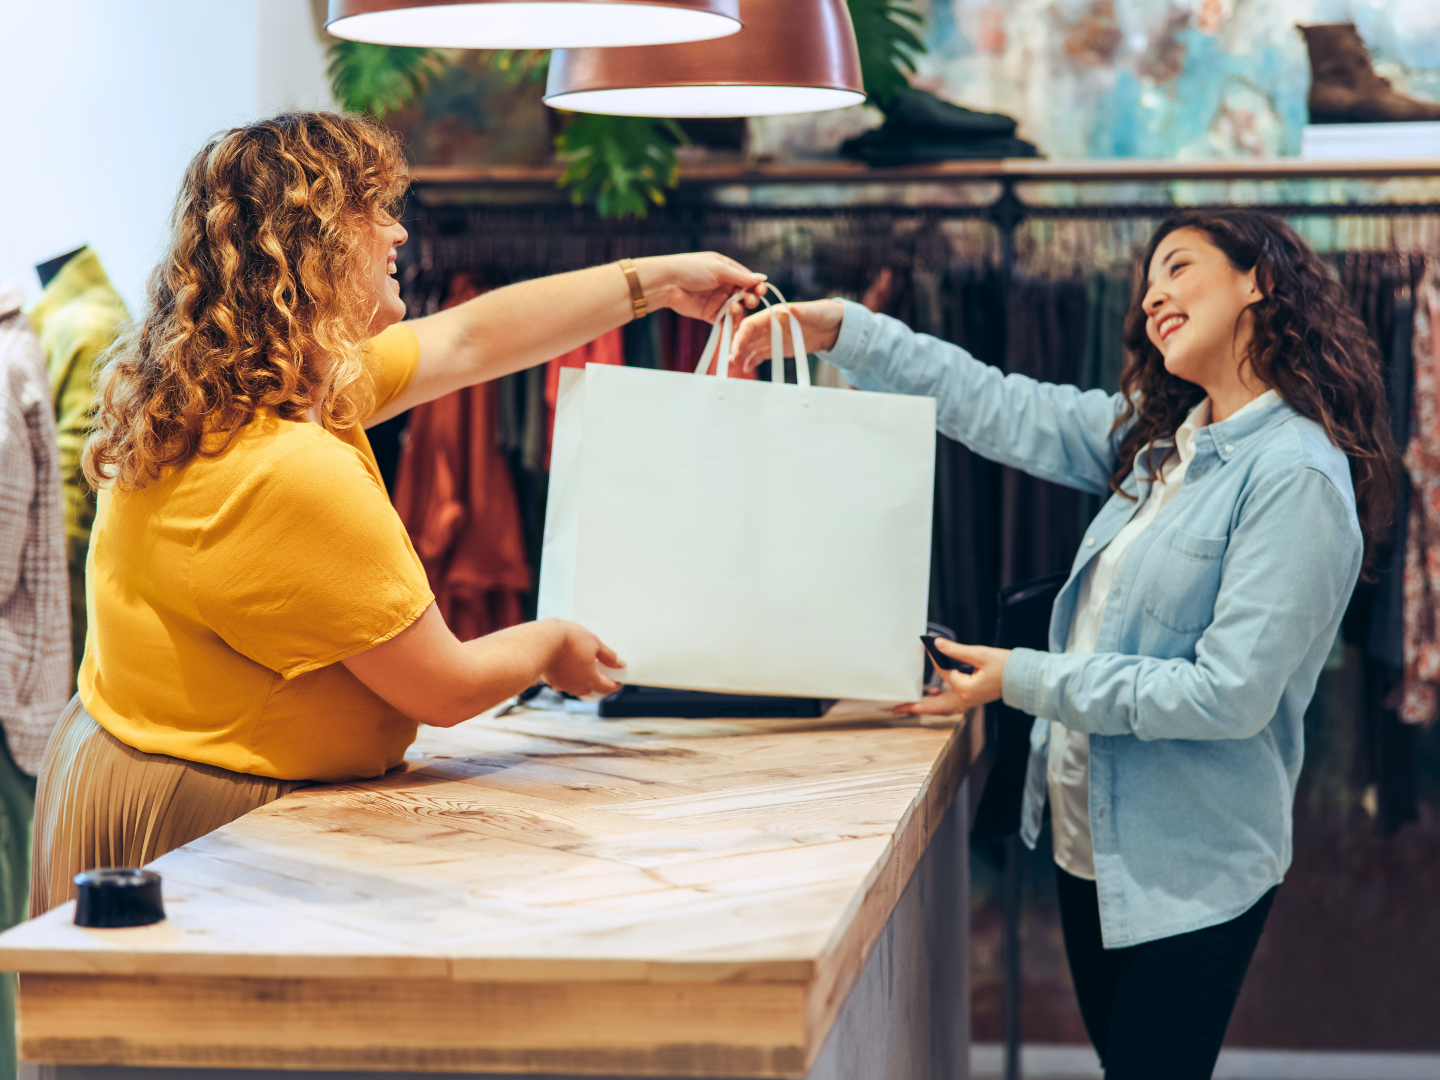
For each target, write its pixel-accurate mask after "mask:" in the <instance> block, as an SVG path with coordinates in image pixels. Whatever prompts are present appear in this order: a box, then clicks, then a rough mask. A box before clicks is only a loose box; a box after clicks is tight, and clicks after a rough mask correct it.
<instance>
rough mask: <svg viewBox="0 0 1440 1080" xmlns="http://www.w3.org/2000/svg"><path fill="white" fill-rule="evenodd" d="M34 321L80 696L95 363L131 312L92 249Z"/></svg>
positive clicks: (46, 296)
mask: <svg viewBox="0 0 1440 1080" xmlns="http://www.w3.org/2000/svg"><path fill="white" fill-rule="evenodd" d="M27 315H28V317H29V319H30V322H31V324H32V325H33V326H34V327H35V333H36V334H37V335H38V336H39V338H40V345H41V348H43V349H44V350H45V364H46V369H47V371H48V374H49V379H50V398H51V400H52V401H53V402H54V403H55V428H56V432H57V435H58V437H59V443H60V476H61V483H62V485H63V490H64V496H65V503H64V507H65V557H66V562H67V563H68V565H69V571H70V635H71V636H70V641H71V645H70V652H71V657H72V659H71V673H70V680H71V688H72V689H73V688H74V681H75V675H76V673H77V672H78V671H79V669H80V659H81V656H82V655H83V653H84V651H85V555H86V552H88V551H89V549H90V528H91V526H92V525H93V523H94V521H95V492H94V491H92V490H91V488H90V485H89V484H88V483H87V482H86V480H85V475H84V473H82V472H81V470H80V453H81V451H82V450H83V449H84V447H85V440H86V439H87V438H88V437H89V434H90V420H91V417H92V416H93V415H94V402H93V397H94V368H95V360H96V358H97V357H99V355H100V354H101V353H102V352H104V351H105V350H106V349H108V348H109V347H110V346H111V345H112V344H113V343H114V341H115V339H116V338H117V337H118V336H119V335H120V331H121V329H122V328H123V327H124V326H125V324H126V323H127V322H129V320H130V313H129V312H128V311H127V310H126V309H125V301H124V300H122V299H121V298H120V294H119V293H118V292H116V291H115V287H114V286H113V285H111V284H110V279H109V277H107V276H106V274H105V268H104V267H103V266H101V265H100V257H99V256H98V255H96V254H95V252H94V251H93V250H92V249H90V248H88V247H87V248H83V249H81V251H80V253H79V254H78V255H76V256H75V257H74V258H72V259H71V260H70V261H69V262H67V263H66V264H65V265H64V266H63V267H61V268H60V272H59V273H58V274H56V275H55V277H54V278H52V279H51V281H50V284H49V285H47V286H46V287H45V291H44V292H43V293H42V294H41V295H40V299H39V300H37V301H36V302H35V305H34V307H32V308H31V309H30V310H29V312H27Z"/></svg>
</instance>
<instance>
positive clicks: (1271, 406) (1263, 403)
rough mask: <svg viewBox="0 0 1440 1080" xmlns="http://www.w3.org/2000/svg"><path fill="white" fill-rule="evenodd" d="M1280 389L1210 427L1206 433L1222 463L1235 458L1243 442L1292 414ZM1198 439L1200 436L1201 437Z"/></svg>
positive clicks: (1268, 393) (1267, 391)
mask: <svg viewBox="0 0 1440 1080" xmlns="http://www.w3.org/2000/svg"><path fill="white" fill-rule="evenodd" d="M1293 411H1294V410H1292V409H1291V408H1290V406H1289V405H1287V404H1286V403H1285V399H1284V398H1282V397H1281V396H1280V393H1279V391H1277V390H1266V391H1265V393H1263V394H1261V395H1260V396H1259V397H1257V398H1256V399H1255V400H1254V401H1251V402H1249V403H1248V404H1246V405H1245V406H1244V407H1243V408H1240V409H1237V410H1236V411H1235V412H1234V413H1232V414H1231V415H1230V416H1227V417H1226V418H1225V419H1224V420H1221V421H1220V422H1219V423H1215V424H1210V425H1209V426H1208V427H1206V428H1205V429H1204V432H1203V434H1204V435H1205V436H1206V437H1208V438H1209V439H1210V441H1211V443H1212V444H1213V445H1214V447H1215V452H1216V453H1217V454H1219V455H1220V458H1221V460H1222V461H1223V460H1228V459H1229V458H1230V457H1232V456H1233V455H1234V454H1235V452H1236V449H1237V447H1238V446H1239V444H1240V442H1241V441H1242V440H1244V439H1248V438H1249V437H1250V436H1251V435H1254V434H1255V433H1256V432H1258V431H1260V430H1261V429H1262V428H1265V427H1268V426H1269V425H1270V424H1272V423H1274V422H1275V421H1276V420H1278V419H1281V417H1280V414H1281V413H1293ZM1198 437H1199V436H1197V438H1198Z"/></svg>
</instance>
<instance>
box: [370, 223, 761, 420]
mask: <svg viewBox="0 0 1440 1080" xmlns="http://www.w3.org/2000/svg"><path fill="white" fill-rule="evenodd" d="M635 270H636V273H637V274H638V275H639V279H640V285H641V287H642V289H643V290H644V292H645V298H646V300H647V302H648V305H649V309H650V310H652V311H654V310H657V309H659V308H662V307H668V308H674V309H675V310H676V311H678V312H679V313H680V314H682V315H688V316H690V317H691V318H693V319H704V320H705V321H706V322H710V321H713V320H714V318H715V316H716V315H717V314H718V313H719V312H720V310H721V309H722V308H723V307H724V305H725V301H726V300H728V299H730V298H731V297H732V296H734V295H735V293H736V292H738V291H740V290H746V289H753V288H754V287H755V286H756V285H757V284H759V283H760V282H761V281H763V280H764V277H763V275H761V274H755V273H751V272H750V271H749V270H747V269H746V268H745V267H743V266H741V265H740V264H739V263H738V262H736V261H735V260H734V259H731V258H727V257H726V256H724V255H718V254H716V253H715V252H713V251H707V252H699V253H695V254H690V255H662V256H657V257H655V258H649V259H636V260H635ZM749 303H750V306H752V307H753V306H754V303H755V301H754V298H753V297H751V298H750V300H749ZM633 317H634V314H633V309H632V308H631V302H630V284H629V281H628V280H627V278H626V276H625V274H624V272H623V271H622V270H621V269H620V267H619V265H618V264H616V263H607V264H606V265H604V266H592V267H590V268H589V269H588V270H574V271H571V272H570V273H568V274H556V275H554V276H552V277H544V278H536V279H535V280H533V281H522V282H519V283H518V284H515V285H507V286H506V287H505V288H503V289H496V290H495V291H494V292H489V293H486V294H485V295H483V296H477V297H476V298H475V299H474V300H469V301H467V302H465V303H463V304H458V305H456V306H455V307H453V308H450V309H449V310H447V311H442V312H440V313H439V314H436V315H430V316H427V317H426V318H423V319H414V320H411V321H410V322H407V323H406V324H405V325H407V326H409V327H410V328H411V329H412V330H414V331H415V337H416V338H417V339H418V340H419V342H420V368H419V371H417V372H416V375H415V379H414V381H413V382H411V384H410V386H409V387H408V388H407V389H406V391H405V392H404V393H403V394H401V395H400V396H399V397H398V398H397V399H396V400H395V401H394V402H392V403H391V404H390V406H389V407H388V408H386V409H385V410H384V412H381V413H377V414H376V415H375V416H374V417H372V418H370V419H369V420H368V421H367V423H371V424H373V423H379V422H380V421H381V420H386V419H389V418H390V417H392V416H397V415H399V414H400V413H402V412H404V411H405V410H406V409H409V408H413V407H414V406H416V405H420V404H422V403H424V402H426V401H433V400H435V399H436V398H438V397H443V396H444V395H445V394H448V393H450V392H452V391H454V390H459V389H460V388H462V387H465V386H473V385H475V384H476V383H481V382H486V381H488V380H490V379H498V378H499V377H500V376H502V375H508V374H510V373H511V372H513V371H521V370H523V369H525V368H528V367H534V366H535V365H536V364H542V363H544V362H545V361H546V360H549V359H551V358H552V357H556V356H561V355H563V354H565V353H567V352H569V351H570V350H571V349H575V348H578V347H579V346H581V345H584V344H585V343H586V342H588V341H594V340H595V339H596V338H598V337H600V335H602V334H604V333H606V332H608V331H610V330H614V329H615V328H616V327H617V326H622V325H624V324H625V323H628V322H629V321H630V320H631V319H632V318H633Z"/></svg>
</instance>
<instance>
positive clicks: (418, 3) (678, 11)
mask: <svg viewBox="0 0 1440 1080" xmlns="http://www.w3.org/2000/svg"><path fill="white" fill-rule="evenodd" d="M781 2H785V0H781ZM738 7H739V0H330V16H329V18H328V19H327V20H326V23H325V29H327V30H328V31H330V33H332V34H334V35H335V36H336V37H341V38H349V39H350V40H351V41H367V42H372V43H375V44H383V45H414V46H423V47H428V48H440V49H565V48H584V47H591V46H594V47H613V46H616V45H657V44H662V43H668V42H677V41H706V40H709V39H711V38H718V37H724V36H726V35H728V34H734V33H736V32H737V31H739V29H740V17H739V14H738Z"/></svg>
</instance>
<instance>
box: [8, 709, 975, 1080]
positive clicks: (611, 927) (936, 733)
mask: <svg viewBox="0 0 1440 1080" xmlns="http://www.w3.org/2000/svg"><path fill="white" fill-rule="evenodd" d="M980 737H981V735H980V725H979V724H977V723H971V724H966V723H957V722H956V721H954V720H948V721H930V722H920V721H916V720H912V719H904V720H896V719H892V718H889V717H888V716H887V715H886V714H885V713H884V712H877V711H875V710H874V709H867V708H865V707H862V706H856V705H846V704H842V705H841V706H837V708H836V710H834V711H832V714H831V715H830V716H828V717H826V718H824V719H822V720H818V721H802V720H755V721H720V722H710V721H669V720H647V721H598V720H596V719H595V718H594V717H593V716H583V715H568V714H561V713H542V712H531V711H520V712H514V713H511V714H510V715H507V716H504V717H493V716H492V717H482V718H479V719H477V720H474V721H470V722H469V723H467V724H464V725H461V726H460V727H458V728H455V729H452V730H450V731H437V730H433V729H424V730H423V732H422V738H421V741H420V742H418V743H417V744H416V747H415V748H414V750H413V752H412V754H411V764H410V767H409V768H408V769H406V770H404V771H398V772H396V773H393V774H390V775H389V776H386V777H384V778H382V779H380V780H377V781H372V782H367V783H360V784H347V785H333V786H325V787H316V788H310V789H305V790H302V791H298V792H295V793H294V794H291V795H289V796H287V797H286V798H284V799H282V800H279V801H278V802H276V803H273V804H271V805H269V806H267V807H264V808H262V809H260V810H258V811H256V812H254V813H252V814H250V815H247V816H246V817H245V818H242V819H241V820H240V821H237V822H235V823H233V824H231V825H229V826H226V827H225V828H224V829H221V830H219V831H217V832H215V833H212V834H211V835H209V836H207V837H204V838H202V839H201V840H198V841H196V842H195V843H192V844H190V845H187V846H186V847H185V848H182V849H181V850H179V851H176V852H172V853H171V854H169V855H167V856H165V857H164V858H162V859H160V860H158V861H157V862H156V863H155V864H154V867H155V869H157V870H159V871H160V872H161V873H162V874H163V875H164V879H165V896H166V906H167V910H168V913H169V916H170V917H169V918H168V919H167V920H166V921H165V922H164V923H161V924H159V925H157V926H154V927H147V928H141V929H134V930H122V931H85V930H81V929H79V928H77V927H75V926H73V925H72V924H71V923H70V918H71V912H70V910H69V908H68V906H67V907H66V908H61V909H57V910H56V911H54V912H51V913H50V914H49V915H47V916H45V917H43V918H41V919H39V920H35V921H32V922H30V923H26V924H24V925H22V926H21V927H17V928H16V929H14V930H12V931H10V932H9V933H7V934H5V935H3V936H0V968H4V969H10V970H19V971H21V972H22V980H21V1040H22V1045H21V1056H22V1058H24V1059H26V1060H30V1061H40V1062H53V1063H76V1064H85V1063H93V1064H126V1065H168V1066H185V1065H191V1066H193V1065H232V1066H248V1067H276V1068H346V1069H398V1068H409V1069H420V1070H436V1071H495V1072H499V1071H506V1070H513V1071H517V1072H537V1071H549V1072H565V1071H572V1072H577V1073H592V1074H605V1073H609V1074H622V1075H632V1074H633V1075H661V1076H663V1075H696V1076H787V1075H788V1076H796V1075H803V1073H804V1072H805V1071H806V1070H807V1069H808V1067H809V1066H810V1064H812V1062H813V1060H814V1057H815V1055H816V1054H817V1053H818V1050H819V1047H820V1045H821V1044H822V1042H823V1040H824V1036H825V1034H826V1032H828V1030H829V1028H830V1026H831V1024H832V1023H833V1021H834V1019H835V1016H836V1013H837V1012H838V1010H839V1008H840V1006H841V1004H842V1003H843V1002H844V1001H845V998H846V995H847V994H848V992H849V990H850V988H851V986H852V985H853V984H854V982H855V980H856V978H857V977H858V975H859V972H860V970H861V967H862V965H863V963H864V960H865V958H866V956H867V955H868V953H869V952H870V949H871V947H872V946H873V944H874V943H875V941H876V939H877V938H878V937H879V935H880V933H881V930H882V928H883V927H884V926H885V923H886V920H887V918H888V917H889V915H890V914H891V911H892V910H893V909H894V907H895V905H896V903H897V902H898V901H899V898H900V895H901V892H902V890H903V888H904V886H905V883H906V881H907V879H908V878H909V876H910V873H911V871H912V870H913V868H914V867H915V865H916V863H917V861H918V859H919V857H920V855H921V853H922V852H923V851H924V849H925V846H926V844H927V843H928V841H929V839H930V837H931V835H932V834H933V832H934V831H935V828H936V827H937V824H938V822H939V820H940V818H941V816H942V815H943V814H944V812H945V811H946V810H947V809H948V808H949V806H950V804H951V801H952V799H953V796H954V793H955V791H956V789H957V787H958V785H959V783H960V780H961V778H962V776H963V774H964V772H965V770H966V769H967V768H968V766H969V764H970V762H971V761H973V759H974V756H975V754H976V753H977V752H978V749H979V739H980ZM82 1018H83V1019H82ZM317 1024H318V1025H319V1026H318V1028H317Z"/></svg>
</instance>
